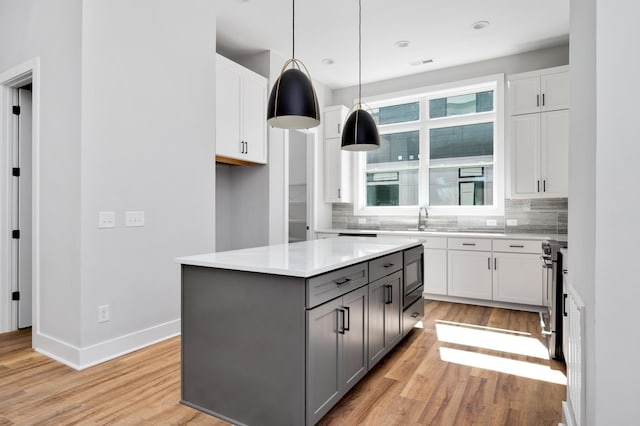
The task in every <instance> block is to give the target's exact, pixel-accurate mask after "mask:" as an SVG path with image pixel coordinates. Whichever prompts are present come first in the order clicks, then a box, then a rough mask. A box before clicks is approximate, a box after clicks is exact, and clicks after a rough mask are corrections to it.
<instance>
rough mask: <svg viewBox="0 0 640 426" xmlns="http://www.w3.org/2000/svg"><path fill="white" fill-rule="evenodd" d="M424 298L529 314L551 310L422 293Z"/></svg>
mask: <svg viewBox="0 0 640 426" xmlns="http://www.w3.org/2000/svg"><path fill="white" fill-rule="evenodd" d="M422 297H423V298H424V299H426V300H438V301H441V302H453V303H465V304H467V305H480V306H489V307H491V308H506V309H514V310H517V311H527V312H545V311H546V310H548V309H549V308H546V307H544V306H535V305H521V304H519V303H509V302H496V301H493V300H482V299H468V298H466V297H456V296H444V295H440V294H430V293H422Z"/></svg>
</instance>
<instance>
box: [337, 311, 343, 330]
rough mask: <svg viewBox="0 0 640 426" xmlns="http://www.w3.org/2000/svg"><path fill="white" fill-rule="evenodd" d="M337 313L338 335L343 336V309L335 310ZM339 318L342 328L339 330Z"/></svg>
mask: <svg viewBox="0 0 640 426" xmlns="http://www.w3.org/2000/svg"><path fill="white" fill-rule="evenodd" d="M336 311H338V333H340V334H344V309H336ZM340 316H342V328H340Z"/></svg>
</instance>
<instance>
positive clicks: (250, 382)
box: [177, 237, 420, 426]
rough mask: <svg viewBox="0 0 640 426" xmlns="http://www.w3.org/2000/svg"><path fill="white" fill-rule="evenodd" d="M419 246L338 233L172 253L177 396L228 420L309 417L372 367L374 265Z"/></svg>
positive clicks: (287, 421) (277, 421) (274, 421)
mask: <svg viewBox="0 0 640 426" xmlns="http://www.w3.org/2000/svg"><path fill="white" fill-rule="evenodd" d="M418 245H420V244H419V243H418V242H417V241H415V240H408V239H398V240H386V239H385V240H374V241H372V239H371V238H362V237H339V238H329V239H323V240H312V241H304V242H300V243H292V244H282V245H273V246H266V247H257V248H252V249H244V250H234V251H229V252H222V253H211V254H205V255H198V256H189V257H183V258H179V259H177V261H178V262H179V263H181V264H182V286H181V290H182V360H181V370H182V371H181V372H182V389H181V390H182V395H181V402H182V403H183V404H185V405H188V406H191V407H193V408H196V409H198V410H201V411H203V412H206V413H208V414H211V415H214V416H216V417H219V418H221V419H224V420H227V421H229V422H232V423H234V424H244V425H278V426H280V425H313V424H315V423H316V422H317V421H318V420H319V419H320V418H321V417H322V416H323V415H324V414H326V413H327V412H328V411H329V410H330V409H331V407H333V406H334V405H335V404H336V403H337V402H338V401H339V400H340V398H342V396H344V394H345V393H346V392H347V391H348V390H349V389H351V387H352V386H353V385H355V384H356V383H357V382H358V381H359V380H360V379H361V378H362V377H364V375H366V373H367V372H368V370H369V368H370V363H369V354H370V348H369V335H370V332H371V331H370V325H369V321H370V317H371V315H370V312H369V310H370V309H371V308H370V307H371V303H370V297H371V295H372V294H375V291H374V293H372V292H371V287H370V284H369V271H370V269H371V265H373V266H374V268H373V269H371V270H372V271H375V270H376V268H375V266H376V264H375V262H376V261H378V263H379V262H380V259H382V258H383V257H384V256H388V255H390V254H394V253H395V254H396V257H395V259H398V257H397V256H398V255H399V256H400V257H399V259H400V260H401V259H402V253H403V250H405V249H408V248H411V247H415V246H418ZM387 263H388V262H387ZM400 263H401V262H400ZM398 274H399V276H400V278H399V279H397V282H398V283H399V284H396V285H401V282H402V279H401V276H402V271H397V272H395V273H394V274H391V275H389V276H388V277H385V278H382V279H383V280H387V282H388V283H389V284H387V285H392V286H393V284H392V281H393V280H392V279H391V278H392V277H393V276H394V275H398ZM386 291H387V293H386V297H387V298H386V299H384V300H383V302H388V301H389V300H390V299H389V296H390V293H389V290H386ZM401 291H402V290H398V291H397V292H395V291H394V293H393V296H392V297H393V298H396V295H398V297H397V300H398V303H399V304H398V306H399V309H398V313H397V314H396V315H397V321H398V327H399V330H402V308H401V306H402V303H401V302H400V296H401V294H402V293H401ZM394 329H395V325H394ZM399 340H400V337H398V339H397V341H399ZM397 341H396V343H397ZM389 349H390V347H388V348H385V351H386V352H388V350H389ZM386 352H385V353H386Z"/></svg>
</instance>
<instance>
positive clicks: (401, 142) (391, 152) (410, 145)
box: [367, 130, 420, 164]
mask: <svg viewBox="0 0 640 426" xmlns="http://www.w3.org/2000/svg"><path fill="white" fill-rule="evenodd" d="M419 155H420V132H419V131H417V130H416V131H411V132H402V133H390V134H386V135H380V148H378V149H376V150H374V151H368V152H367V163H368V164H374V163H390V162H397V161H417V160H418V159H419Z"/></svg>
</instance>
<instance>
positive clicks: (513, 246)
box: [509, 244, 524, 248]
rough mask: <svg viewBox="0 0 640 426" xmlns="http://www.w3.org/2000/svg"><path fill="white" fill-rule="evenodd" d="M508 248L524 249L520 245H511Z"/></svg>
mask: <svg viewBox="0 0 640 426" xmlns="http://www.w3.org/2000/svg"><path fill="white" fill-rule="evenodd" d="M509 247H511V248H524V246H523V245H520V244H511V245H509Z"/></svg>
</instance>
